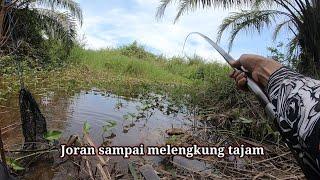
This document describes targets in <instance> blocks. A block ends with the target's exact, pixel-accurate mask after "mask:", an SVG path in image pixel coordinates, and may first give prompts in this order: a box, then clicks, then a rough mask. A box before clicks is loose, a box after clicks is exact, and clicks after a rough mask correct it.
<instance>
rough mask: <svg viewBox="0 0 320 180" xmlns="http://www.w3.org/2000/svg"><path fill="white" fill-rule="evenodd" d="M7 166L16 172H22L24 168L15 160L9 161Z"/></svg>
mask: <svg viewBox="0 0 320 180" xmlns="http://www.w3.org/2000/svg"><path fill="white" fill-rule="evenodd" d="M6 161H7V164H8V165H9V166H10V167H11V168H12V169H13V170H15V171H22V170H24V167H21V166H20V165H19V163H18V162H17V161H16V160H14V159H7V160H6Z"/></svg>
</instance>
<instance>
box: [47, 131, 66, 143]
mask: <svg viewBox="0 0 320 180" xmlns="http://www.w3.org/2000/svg"><path fill="white" fill-rule="evenodd" d="M61 135H62V132H60V131H48V132H47V133H46V134H45V135H44V138H45V139H46V140H48V141H54V140H58V139H59V138H60V137H61Z"/></svg>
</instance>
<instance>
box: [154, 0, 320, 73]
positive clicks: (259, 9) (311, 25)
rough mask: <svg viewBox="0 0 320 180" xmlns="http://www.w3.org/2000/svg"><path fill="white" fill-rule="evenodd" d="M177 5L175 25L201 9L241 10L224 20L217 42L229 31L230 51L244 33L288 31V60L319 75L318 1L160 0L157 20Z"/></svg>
mask: <svg viewBox="0 0 320 180" xmlns="http://www.w3.org/2000/svg"><path fill="white" fill-rule="evenodd" d="M174 2H175V3H177V4H178V7H179V9H178V13H177V16H176V18H175V22H176V21H177V20H178V19H179V18H180V16H181V15H183V14H184V13H187V12H189V11H192V10H196V9H198V8H216V7H222V8H239V7H240V9H241V7H249V8H248V9H249V10H240V11H239V12H235V13H232V14H231V15H230V16H229V17H227V18H225V19H224V20H223V22H222V24H221V25H220V27H219V31H218V39H217V40H218V41H219V40H220V39H221V36H222V34H223V33H224V32H225V31H226V30H228V29H230V38H229V40H230V41H229V49H230V48H231V47H232V44H233V41H234V39H235V37H236V36H237V35H238V34H239V32H241V31H251V30H255V31H257V32H258V33H260V32H261V31H262V30H263V28H266V27H271V26H272V25H274V27H275V29H274V34H273V38H274V39H276V38H277V37H278V35H279V32H280V31H281V30H283V29H284V28H287V30H288V32H290V33H291V34H292V38H291V40H290V41H289V43H288V45H287V46H288V53H287V57H288V59H296V58H293V56H296V57H298V59H299V60H298V62H297V63H296V64H298V65H297V69H298V70H299V71H300V72H302V73H305V74H307V75H311V76H318V77H319V74H318V72H317V70H319V69H320V21H319V19H320V1H319V0H236V1H235V0H161V4H160V6H159V8H158V12H157V17H159V18H161V17H162V16H163V14H164V12H165V9H166V8H167V6H168V5H169V4H170V3H174Z"/></svg>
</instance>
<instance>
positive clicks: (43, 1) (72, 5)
mask: <svg viewBox="0 0 320 180" xmlns="http://www.w3.org/2000/svg"><path fill="white" fill-rule="evenodd" d="M32 3H35V4H38V5H41V6H43V7H48V8H51V7H56V8H59V9H64V10H67V11H68V12H69V13H70V15H71V16H73V17H74V18H76V19H77V20H78V21H79V22H80V24H82V21H83V15H82V10H81V7H80V4H79V3H77V2H75V1H74V0H33V1H32Z"/></svg>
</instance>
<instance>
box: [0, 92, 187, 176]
mask: <svg viewBox="0 0 320 180" xmlns="http://www.w3.org/2000/svg"><path fill="white" fill-rule="evenodd" d="M17 99H18V98H13V99H12V100H11V101H9V102H7V103H6V104H5V105H3V106H0V113H1V114H0V115H1V127H2V128H3V127H6V126H8V125H11V124H14V123H16V124H18V126H16V128H15V129H14V130H11V131H8V132H6V133H5V134H4V143H5V145H6V148H10V149H12V148H13V145H14V144H21V143H22V140H23V137H22V131H21V126H19V124H20V114H19V109H18V102H17ZM36 100H37V102H39V103H40V109H41V110H42V113H43V114H44V116H45V117H46V120H47V125H48V129H50V130H60V131H62V132H63V136H62V140H61V141H62V142H65V141H66V140H67V139H68V138H69V136H70V135H73V134H78V135H81V134H82V129H83V124H84V123H85V122H88V123H89V124H90V126H91V129H90V136H91V137H92V138H93V140H94V141H95V143H96V144H97V145H101V144H104V145H114V146H135V145H139V144H141V143H143V144H145V146H148V145H153V146H154V145H162V144H164V134H165V130H166V129H169V128H172V127H176V128H181V127H186V125H187V124H189V121H186V119H189V116H187V115H186V113H181V111H185V109H181V108H179V107H176V106H174V105H173V104H169V103H168V102H167V98H166V97H165V96H159V95H155V94H151V95H144V96H140V97H138V98H136V99H132V98H124V97H119V96H116V95H113V94H109V93H105V92H99V91H96V90H92V91H89V92H81V93H78V94H76V95H74V96H71V97H66V96H63V95H61V94H58V93H54V92H49V93H48V94H46V95H43V96H41V97H40V96H38V97H36ZM148 158H149V159H151V160H154V159H156V157H154V158H150V157H148ZM113 159H114V161H122V162H120V163H119V164H120V165H121V164H127V161H128V160H122V159H121V158H120V157H113ZM42 167H43V168H45V169H46V170H44V171H43V172H48V171H50V172H51V171H53V170H52V169H49V168H50V166H42ZM55 171H56V170H55ZM37 172H38V175H36V176H37V177H42V175H43V174H42V175H41V172H39V171H37ZM30 173H31V174H34V173H33V172H30ZM39 173H40V174H39ZM50 174H51V175H52V176H50V178H53V177H58V176H60V175H61V173H60V175H59V172H55V173H50ZM37 177H35V176H34V175H32V176H31V177H29V178H28V179H37ZM50 178H46V179H50Z"/></svg>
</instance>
